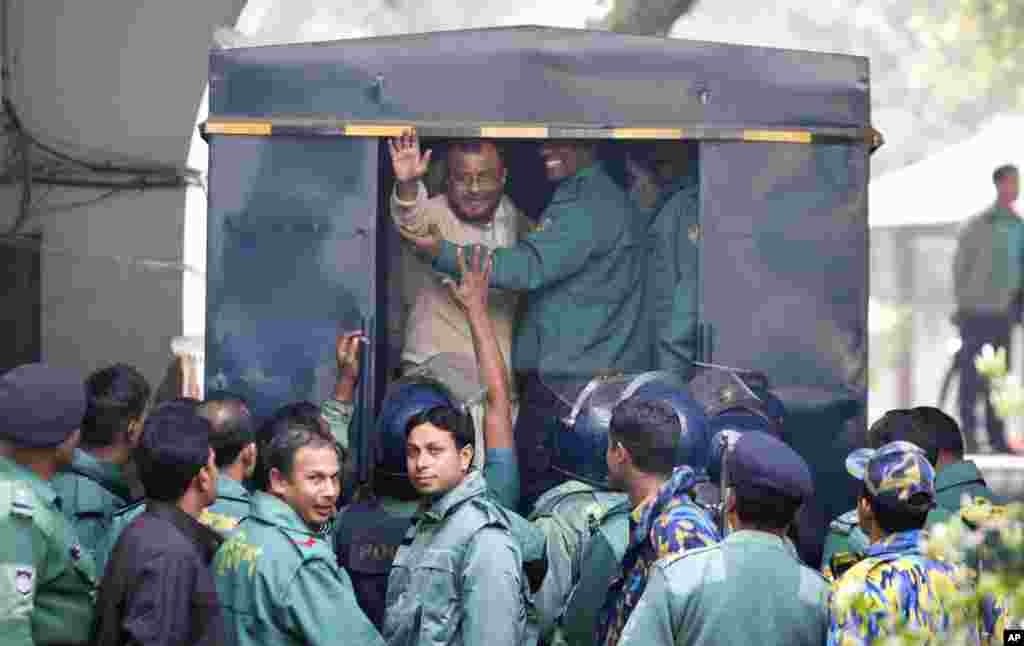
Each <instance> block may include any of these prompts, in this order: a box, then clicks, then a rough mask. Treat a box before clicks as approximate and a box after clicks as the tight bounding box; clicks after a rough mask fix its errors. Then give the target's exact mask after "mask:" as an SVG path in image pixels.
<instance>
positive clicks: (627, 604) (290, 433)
mask: <svg viewBox="0 0 1024 646" xmlns="http://www.w3.org/2000/svg"><path fill="white" fill-rule="evenodd" d="M453 150H456V151H457V154H451V155H449V159H448V188H447V191H446V192H444V193H441V194H439V195H436V196H434V197H430V196H428V194H427V191H425V190H423V189H422V187H420V186H418V185H417V182H419V180H420V178H421V177H422V175H423V174H424V173H425V172H426V170H427V164H426V161H427V160H429V155H427V156H426V159H424V156H423V155H421V153H420V151H419V144H418V142H417V141H416V140H415V136H414V135H413V134H412V133H407V134H406V135H404V136H403V137H402V138H400V139H399V140H397V141H395V142H392V144H391V152H392V156H393V157H394V158H395V171H396V172H395V174H396V191H395V195H394V196H393V208H401V209H404V210H403V211H402V213H401V217H397V218H396V224H397V225H398V230H399V231H400V233H401V234H402V235H403V236H404V237H405V238H406V240H408V241H409V245H410V246H409V249H412V250H415V254H416V257H417V259H418V261H419V262H421V263H425V264H426V265H429V269H430V271H431V276H432V278H431V279H432V280H434V281H436V283H435V284H434V285H433V288H437V289H444V290H445V294H446V297H447V298H449V299H450V305H452V306H453V307H454V309H453V310H452V311H454V312H457V313H458V314H459V316H460V317H461V319H460V322H459V323H457V324H453V323H452V322H451V321H450V320H448V321H446V322H444V324H445V325H446V326H447V330H448V331H449V332H452V331H454V333H453V334H451V335H449V336H450V339H453V340H454V341H451V340H449V341H447V342H446V343H454V344H455V345H458V339H459V338H460V337H459V335H460V333H461V332H460V330H461V331H463V332H464V333H465V342H464V350H465V351H468V352H469V353H470V354H471V356H472V357H473V361H474V363H475V366H476V372H475V374H476V375H477V376H478V378H479V381H480V382H481V383H482V385H483V386H485V390H484V392H485V395H484V401H483V406H482V407H481V409H482V414H480V415H476V416H475V415H474V413H473V411H472V410H471V408H472V403H471V402H469V401H467V400H466V399H465V398H464V397H463V392H462V390H463V389H462V387H461V386H460V385H458V384H455V383H453V380H452V379H451V378H450V377H451V375H452V374H454V373H453V372H452V371H446V370H445V367H446V365H448V364H446V363H445V361H446V358H445V353H439V354H438V355H436V356H434V357H424V356H418V357H411V359H413V360H411V361H408V362H407V363H406V364H404V365H403V374H402V375H401V376H400V377H399V378H398V379H396V380H395V381H394V383H392V384H391V387H390V388H389V390H388V393H387V395H386V398H385V400H384V402H383V404H382V407H381V413H380V415H379V417H378V419H377V421H376V426H375V434H374V442H373V447H372V451H371V452H370V454H369V456H367V457H366V458H365V459H369V460H370V462H371V465H372V469H371V477H370V478H369V480H368V481H367V482H362V483H359V486H358V487H357V486H355V485H356V480H355V479H354V478H353V466H355V465H354V464H353V462H354V460H353V454H354V453H355V449H356V447H354V446H353V445H352V444H353V442H352V441H350V432H349V431H350V428H349V427H350V425H351V424H352V420H353V415H354V414H355V410H354V408H355V407H354V405H353V401H354V399H355V396H354V394H355V392H356V387H357V382H358V377H359V374H360V369H359V364H360V357H361V354H362V352H363V346H364V345H365V341H366V339H365V337H364V336H363V335H362V332H361V331H355V332H350V333H347V334H345V335H343V336H341V337H339V339H338V342H337V345H336V348H335V350H336V354H337V364H338V375H337V386H336V388H335V392H334V394H333V397H331V398H330V399H328V400H327V401H325V402H322V403H321V404H319V405H316V404H313V403H309V402H298V403H293V404H288V405H286V406H283V407H282V408H280V409H279V410H278V411H276V412H275V413H274V414H273V415H272V416H270V417H269V418H268V419H266V420H262V421H261V422H260V423H257V422H256V421H255V420H254V419H253V418H252V415H251V414H250V412H249V409H248V407H247V406H246V403H245V402H244V400H243V399H241V398H239V397H237V396H233V395H230V394H227V393H211V394H209V396H208V398H207V400H206V401H203V402H199V401H196V400H194V399H190V398H188V397H180V398H178V399H174V400H171V401H164V402H160V403H151V402H150V398H151V397H150V396H151V393H150V388H149V386H148V384H147V383H146V380H145V379H144V378H143V377H142V376H141V375H139V374H138V372H137V371H135V370H134V369H132V368H131V367H129V366H126V365H120V364H119V365H114V366H111V367H109V368H105V369H103V370H100V371H98V372H96V373H94V374H93V375H91V376H89V377H88V379H85V380H84V383H83V380H82V379H81V377H80V376H78V375H75V374H72V373H69V372H68V371H66V370H61V369H58V368H55V367H52V366H47V365H43V364H31V365H26V366H21V367H19V368H16V369H14V370H12V371H10V372H8V373H6V374H4V375H3V376H2V377H0V628H2V630H0V644H84V643H92V644H103V645H106V644H222V643H238V644H246V645H249V644H251V645H254V646H255V645H257V644H259V645H264V644H266V645H269V644H360V645H362V644H388V646H407V645H408V646H411V645H414V644H415V645H423V646H427V645H434V644H451V645H462V644H465V645H466V646H483V645H484V644H486V645H487V646H519V645H521V644H530V645H533V644H548V645H551V646H554V645H556V644H559V645H561V644H572V645H583V644H587V645H590V644H603V645H607V646H614V645H616V644H622V645H627V644H630V645H639V644H642V645H648V644H657V645H670V644H675V645H681V644H732V643H748V642H753V643H762V644H780V645H783V644H785V645H799V644H808V645H810V644H814V645H821V644H871V643H877V642H879V641H880V640H882V639H883V638H884V637H885V636H886V635H889V634H891V633H892V632H893V631H894V630H896V629H897V627H899V628H902V629H909V630H912V631H916V634H917V635H918V636H923V637H925V638H932V639H934V638H938V637H940V636H942V635H944V634H946V633H947V631H948V630H950V628H951V626H952V625H953V622H954V621H955V620H956V618H957V617H956V613H957V612H960V611H961V610H962V609H958V608H956V607H954V606H953V605H952V604H951V596H952V595H953V594H954V593H955V592H956V591H957V590H962V589H963V587H964V586H969V585H970V580H969V579H966V578H965V575H964V574H963V569H962V568H960V567H959V564H955V563H944V562H939V561H934V560H931V559H929V558H928V557H927V556H926V555H925V554H923V553H922V549H921V541H922V539H923V537H924V536H926V532H927V528H928V526H929V525H931V524H934V523H936V522H954V523H960V522H962V523H973V522H976V521H977V519H978V515H979V513H981V511H979V510H982V511H984V510H986V509H991V508H992V504H993V503H995V502H998V501H995V500H994V497H993V495H992V493H991V492H990V491H989V490H988V489H987V488H986V486H985V484H984V480H983V479H982V477H981V474H980V473H979V472H978V470H977V468H976V467H975V466H974V464H973V463H971V462H968V461H964V442H963V437H962V435H961V433H960V430H959V429H958V427H957V425H956V423H955V422H954V421H953V420H952V419H950V418H949V417H948V416H946V415H945V414H943V413H942V412H941V411H938V410H937V409H932V408H917V409H912V410H899V411H891V412H889V413H887V414H886V415H885V416H884V417H882V418H881V419H880V420H878V421H877V422H876V423H875V424H873V425H872V427H871V428H870V429H869V432H868V447H867V448H865V449H859V450H857V451H855V452H854V453H853V454H851V455H850V456H849V457H848V459H847V461H846V469H847V471H848V472H849V473H850V475H851V476H852V477H853V478H856V479H857V480H859V481H860V483H861V484H860V485H859V486H860V493H859V495H858V498H857V507H856V508H855V509H854V510H851V511H850V512H848V513H846V514H843V515H842V516H840V517H839V518H837V519H836V520H835V521H834V522H833V523H832V525H831V527H830V530H829V532H830V533H829V536H828V539H827V544H826V555H825V557H824V559H823V562H822V563H820V564H818V563H815V564H812V565H813V566H814V567H813V568H812V567H808V565H807V564H805V563H803V562H802V561H801V559H800V557H799V556H798V554H797V551H796V548H795V546H794V543H793V540H792V528H793V525H794V521H795V518H796V516H797V512H798V510H799V509H800V507H801V505H802V504H804V503H805V502H806V501H809V500H810V499H811V497H812V496H813V495H814V484H813V481H812V477H811V472H810V469H809V468H808V465H807V464H806V463H805V462H804V460H803V459H802V458H801V457H800V456H799V455H798V454H797V453H796V452H794V451H793V450H792V449H791V448H790V447H788V446H787V445H786V444H785V443H784V442H783V441H782V439H781V438H782V437H783V433H782V428H783V426H784V424H785V419H784V416H785V413H784V410H783V409H782V407H781V405H780V403H779V402H778V400H776V399H774V398H773V397H772V396H771V395H770V393H768V392H767V391H765V390H764V389H761V388H759V387H758V386H757V385H756V384H752V383H749V380H748V381H745V380H744V378H743V375H742V374H737V373H736V372H735V371H731V370H728V369H725V368H719V367H714V366H701V365H697V364H694V362H693V358H694V351H695V345H696V344H695V341H694V336H695V331H694V330H695V326H696V323H695V320H696V319H695V316H696V306H695V301H694V293H695V276H696V274H695V272H696V267H695V262H696V261H695V258H696V249H697V246H698V243H699V227H697V226H696V198H695V194H694V190H695V189H694V186H693V179H692V173H686V172H684V169H685V160H684V161H682V162H680V159H679V158H678V157H674V156H673V155H674V153H672V152H667V153H665V152H659V150H658V148H657V147H654V148H649V149H638V150H637V151H635V152H634V153H633V155H632V157H631V158H630V159H629V160H628V164H627V166H626V167H627V168H628V169H629V174H630V175H631V177H632V181H631V182H629V183H628V184H627V186H628V187H629V191H627V190H626V189H624V188H622V183H621V182H619V181H616V180H613V179H612V177H611V176H610V174H609V172H608V171H607V170H606V168H605V166H604V164H603V163H601V162H599V161H598V159H597V157H596V155H595V151H594V148H593V146H592V145H590V144H587V143H579V142H549V143H546V144H544V146H543V148H542V152H541V157H542V159H543V160H544V164H545V171H546V173H547V175H548V178H549V179H550V180H551V181H552V182H553V183H554V184H555V185H556V186H555V192H554V196H553V198H552V200H551V202H550V204H549V206H548V207H547V209H546V210H545V212H544V213H543V215H542V217H541V219H540V221H539V224H538V225H537V226H535V227H533V228H532V230H529V231H522V232H520V234H518V235H519V237H518V238H516V239H514V240H505V241H504V244H502V245H497V246H495V247H493V248H487V247H485V246H482V245H481V244H479V243H474V244H466V245H460V244H456V243H455V242H452V241H450V240H448V239H446V236H444V235H442V233H443V230H442V228H441V227H438V226H437V221H424V220H422V219H421V220H417V217H418V216H417V213H421V214H429V213H433V215H429V217H440V218H444V217H447V216H446V215H445V214H446V212H445V209H448V210H449V211H451V213H452V215H453V217H454V218H456V219H451V218H448V219H447V220H440V221H441V222H447V223H448V224H447V226H448V230H449V231H457V230H458V227H460V226H462V225H466V226H472V227H477V228H482V229H484V230H486V229H487V227H488V226H494V223H493V222H492V221H490V220H489V219H488V217H486V216H487V215H488V208H491V209H492V210H491V212H490V214H491V215H493V213H494V211H495V210H497V209H498V206H499V204H500V203H501V201H502V199H503V195H502V192H503V188H502V187H503V186H504V185H505V183H506V181H507V176H506V173H505V170H504V167H503V164H502V162H501V158H500V151H498V150H497V149H496V148H495V147H494V146H493V145H490V144H480V143H479V142H462V143H459V144H457V145H456V146H455V147H453ZM399 158H404V159H405V160H406V161H407V162H409V163H407V164H406V165H404V166H402V165H401V164H400V163H399V161H400V159H399ZM681 163H682V166H681V165H680V164H681ZM691 170H692V169H691ZM403 182H404V183H405V184H404V186H403V185H402V184H403ZM488 205H490V206H488ZM424 217H427V216H424ZM424 225H425V226H424ZM476 233H477V234H478V235H479V236H483V237H485V238H486V236H488V235H490V234H489V233H488V232H487V231H481V232H476ZM453 237H456V236H453ZM410 270H412V271H420V270H422V266H420V267H419V268H418V269H417V268H412V269H410ZM652 272H653V273H652ZM452 277H454V278H455V279H457V280H452ZM501 290H511V291H514V292H516V293H517V294H518V297H519V298H521V299H522V302H520V303H519V304H518V308H519V311H521V312H522V315H521V318H520V320H519V321H518V322H517V325H516V326H515V328H514V329H515V332H514V338H512V339H511V364H512V365H511V370H510V366H509V365H508V364H506V361H505V354H506V351H505V350H503V346H505V344H506V342H507V341H508V339H506V338H503V335H504V334H513V333H512V332H511V329H512V328H506V327H505V326H502V325H501V324H500V322H499V323H497V324H496V318H498V317H499V316H500V315H496V314H495V310H494V308H493V302H492V301H493V299H494V298H495V294H501V293H502V292H501ZM437 295H438V294H437V293H435V294H434V296H435V297H436V296H437ZM410 302H412V303H413V305H414V307H413V310H415V309H416V308H415V304H416V299H415V298H413V299H411V300H410ZM408 320H409V321H411V323H409V325H410V326H416V325H427V326H430V325H432V324H437V322H436V321H435V320H433V319H432V317H431V312H430V311H422V305H421V310H420V311H418V312H417V311H412V312H410V313H409V316H408ZM463 325H464V327H463ZM506 329H507V330H508V332H504V330H506ZM407 338H408V337H407ZM444 350H446V351H450V350H453V348H451V347H446V348H444ZM454 350H457V348H454ZM455 354H457V352H455ZM652 357H653V358H652ZM457 364H458V362H457V361H456V362H455V364H452V365H457ZM652 368H653V369H655V370H653V371H652ZM609 369H614V370H615V372H616V373H618V374H612V373H611V372H610V370H609ZM445 375H447V376H448V377H449V378H447V379H446V378H445ZM512 377H515V380H516V382H517V384H516V386H517V388H515V389H514V388H513V386H512ZM517 395H518V401H517V402H516V401H515V400H516V399H517V397H516V396H517ZM517 408H518V410H517ZM474 417H476V420H474ZM133 472H134V475H133V474H132V473H133ZM133 480H134V481H137V482H138V483H141V488H142V490H143V492H144V496H143V497H141V498H140V499H138V500H136V497H137V496H135V495H133V494H134V493H136V492H133V490H132V486H131V484H130V483H131V482H132V481H133ZM339 509H340V510H339ZM1005 620H1006V618H1005V617H1004V616H1003V613H1002V610H1001V608H1000V605H999V602H998V600H997V599H987V601H986V603H985V607H984V608H983V609H982V612H981V620H980V621H979V622H978V624H977V626H976V628H975V629H974V630H973V631H972V633H971V635H969V637H970V638H971V639H973V640H974V641H976V642H982V641H984V640H986V639H988V638H989V637H990V636H992V635H993V634H995V635H999V634H1001V633H1000V631H999V628H1000V626H1001V625H1002V624H1003V623H1004V622H1005Z"/></svg>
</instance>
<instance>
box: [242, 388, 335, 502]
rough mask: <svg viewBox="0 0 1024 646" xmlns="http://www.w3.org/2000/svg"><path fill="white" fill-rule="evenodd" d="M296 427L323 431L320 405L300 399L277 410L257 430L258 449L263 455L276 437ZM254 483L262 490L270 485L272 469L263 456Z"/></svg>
mask: <svg viewBox="0 0 1024 646" xmlns="http://www.w3.org/2000/svg"><path fill="white" fill-rule="evenodd" d="M295 428H302V429H305V430H307V431H309V432H311V433H312V432H320V433H322V432H323V427H322V426H321V425H320V407H319V406H317V405H316V404H314V403H312V402H308V401H299V402H292V403H290V404H285V405H284V406H281V407H280V408H278V409H277V410H275V411H274V412H273V413H272V414H271V416H270V417H268V418H267V419H266V420H264V422H263V423H262V424H261V425H260V427H259V430H257V431H256V450H257V451H258V452H259V454H260V455H261V456H262V454H263V453H264V451H265V450H266V449H267V447H268V446H270V443H271V441H272V440H273V439H274V438H275V437H277V436H278V435H281V434H283V433H286V432H288V431H289V430H292V429H295ZM342 457H343V458H344V456H342ZM253 485H254V486H255V487H256V488H257V489H259V490H261V491H266V490H267V489H269V487H270V470H269V469H267V468H266V461H265V460H263V459H262V457H261V458H260V459H259V460H258V461H257V463H256V471H255V473H253Z"/></svg>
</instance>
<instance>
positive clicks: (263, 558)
mask: <svg viewBox="0 0 1024 646" xmlns="http://www.w3.org/2000/svg"><path fill="white" fill-rule="evenodd" d="M251 507H252V513H251V514H250V515H249V516H248V517H247V518H245V519H244V520H242V522H241V523H240V524H239V525H238V528H237V529H236V531H235V533H234V534H233V535H232V537H231V539H230V540H228V542H226V543H225V544H224V545H223V546H222V547H221V549H220V550H219V551H218V552H217V557H216V558H215V560H214V566H213V567H214V576H215V578H216V581H217V596H218V597H219V599H220V603H221V605H222V607H223V610H224V625H225V629H226V630H227V631H229V633H230V632H233V633H234V634H235V635H236V636H237V638H238V641H237V643H238V645H239V646H256V645H260V646H271V645H274V646H276V645H278V644H281V645H287V644H296V645H298V644H309V645H312V646H316V645H317V644H324V645H325V646H326V645H328V644H329V645H331V646H346V645H351V646H374V645H375V644H376V645H378V646H383V643H384V642H383V640H382V639H381V637H380V635H379V634H378V633H377V629H376V628H374V627H373V624H371V623H370V620H369V619H367V618H366V615H364V614H363V611H362V610H361V609H360V608H359V604H358V603H357V602H356V597H355V594H354V593H353V591H352V583H351V581H350V580H349V577H348V574H347V573H346V572H345V571H344V570H343V569H341V568H340V567H338V563H337V558H336V557H335V554H334V550H333V548H332V547H331V543H330V541H329V539H328V537H327V536H325V535H324V534H322V533H317V532H314V531H312V530H311V529H310V528H309V527H308V526H307V525H306V523H305V522H303V520H302V519H301V518H300V517H299V515H298V514H297V513H296V512H295V511H294V510H293V509H292V508H291V507H290V506H288V505H287V504H286V503H285V502H283V501H282V500H280V499H278V498H276V497H274V496H271V495H269V494H266V493H262V492H259V493H255V494H253V496H252V504H251Z"/></svg>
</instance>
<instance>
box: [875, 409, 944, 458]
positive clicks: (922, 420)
mask: <svg viewBox="0 0 1024 646" xmlns="http://www.w3.org/2000/svg"><path fill="white" fill-rule="evenodd" d="M933 417H934V415H933V414H931V413H928V414H921V413H920V412H918V411H917V409H906V408H898V409H894V410H890V411H888V412H886V414H885V415H882V417H880V418H879V419H878V420H877V421H875V423H874V424H872V425H871V428H869V429H868V447H869V448H872V449H879V448H881V447H883V446H885V445H886V444H889V443H890V442H911V443H912V444H916V445H917V446H919V447H921V449H922V450H923V451H924V453H925V456H927V458H928V462H930V463H931V465H932V466H933V467H934V466H935V463H936V462H938V460H939V444H940V442H939V433H937V432H935V431H934V430H933V429H932V428H931V425H930V424H929V423H928V421H927V420H930V419H932V418H933Z"/></svg>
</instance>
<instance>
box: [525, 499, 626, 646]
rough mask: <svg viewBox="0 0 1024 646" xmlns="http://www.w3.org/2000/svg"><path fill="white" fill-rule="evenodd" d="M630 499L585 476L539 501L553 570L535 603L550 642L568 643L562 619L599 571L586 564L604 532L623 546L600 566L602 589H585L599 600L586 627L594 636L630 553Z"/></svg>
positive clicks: (539, 523) (537, 521)
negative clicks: (609, 591) (613, 580)
mask: <svg viewBox="0 0 1024 646" xmlns="http://www.w3.org/2000/svg"><path fill="white" fill-rule="evenodd" d="M628 503H629V500H628V496H626V494H624V493H619V492H613V491H607V490H604V489H600V488H598V487H595V486H594V485H592V484H588V483H586V482H582V481H580V480H569V481H568V482H564V483H562V484H560V485H558V486H557V487H554V488H552V489H550V490H548V491H546V492H544V494H542V495H541V497H540V498H538V499H537V502H536V504H535V505H534V509H533V512H532V513H531V514H530V520H531V521H532V522H533V524H534V526H536V527H537V528H539V529H540V530H542V531H543V532H544V536H545V537H546V543H547V547H546V549H547V562H548V568H547V576H545V577H544V583H543V585H541V587H540V590H538V591H537V594H536V595H535V596H534V604H535V607H536V611H537V616H538V623H539V625H540V631H541V637H542V638H543V639H544V640H545V641H546V642H547V643H549V644H560V643H566V642H567V639H568V638H567V637H566V636H565V635H564V634H563V633H564V631H563V629H562V628H561V627H559V626H556V622H558V620H559V619H560V618H561V617H562V616H563V615H564V613H565V609H566V603H567V602H568V600H569V598H570V594H571V593H572V592H573V590H574V588H575V586H576V583H577V582H578V581H580V580H581V579H582V578H584V577H588V576H591V575H593V574H594V570H595V565H594V564H590V567H589V568H584V567H583V555H584V553H585V552H586V551H587V547H588V545H589V544H590V542H591V539H592V538H593V537H594V536H595V535H598V532H602V533H601V534H600V536H603V537H604V540H603V541H601V542H602V543H604V544H605V545H610V546H616V547H617V548H618V549H615V548H612V549H611V550H609V551H610V554H608V558H607V559H606V560H607V563H605V564H604V567H598V568H596V569H599V570H601V571H602V572H604V573H605V576H604V577H603V579H604V580H603V581H600V582H599V583H598V584H597V586H596V587H595V586H593V585H588V586H584V587H582V588H580V596H583V594H592V595H594V596H595V598H596V601H595V602H594V603H592V604H590V605H591V606H592V610H593V611H594V612H593V613H592V616H591V617H590V618H589V619H590V621H589V629H584V631H583V632H584V633H585V635H586V637H587V638H588V639H590V640H592V639H593V624H594V621H595V620H596V615H597V612H596V610H597V609H599V608H600V606H601V603H602V601H603V600H604V596H605V592H606V590H607V587H608V581H609V580H610V579H611V574H612V573H614V572H615V571H616V570H617V569H618V567H619V564H620V563H621V562H622V556H623V554H625V550H626V543H627V542H628V534H629V506H628ZM613 512H614V513H613ZM598 578H599V579H600V575H598ZM574 616H575V613H574ZM584 622H585V623H586V620H584ZM556 635H557V636H556ZM570 643H572V642H570Z"/></svg>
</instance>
